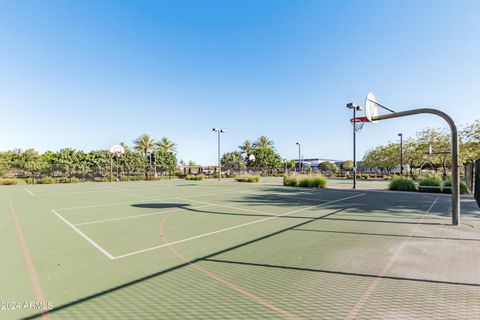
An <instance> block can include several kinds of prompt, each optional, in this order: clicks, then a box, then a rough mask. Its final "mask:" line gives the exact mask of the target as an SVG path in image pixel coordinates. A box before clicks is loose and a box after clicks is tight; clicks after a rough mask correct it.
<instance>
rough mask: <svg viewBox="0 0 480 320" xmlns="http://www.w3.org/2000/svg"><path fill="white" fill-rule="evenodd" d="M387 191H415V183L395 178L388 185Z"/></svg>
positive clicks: (406, 179)
mask: <svg viewBox="0 0 480 320" xmlns="http://www.w3.org/2000/svg"><path fill="white" fill-rule="evenodd" d="M388 189H389V190H396V191H416V190H417V189H416V188H415V183H414V182H413V180H412V179H409V178H395V179H393V180H391V181H390V183H389V184H388Z"/></svg>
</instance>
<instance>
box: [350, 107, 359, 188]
mask: <svg viewBox="0 0 480 320" xmlns="http://www.w3.org/2000/svg"><path fill="white" fill-rule="evenodd" d="M347 108H348V109H352V110H353V118H354V119H355V118H356V117H357V111H361V110H362V108H361V107H360V106H359V105H356V104H355V103H347ZM356 188H357V137H356V131H355V126H353V189H356Z"/></svg>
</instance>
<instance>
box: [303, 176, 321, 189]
mask: <svg viewBox="0 0 480 320" xmlns="http://www.w3.org/2000/svg"><path fill="white" fill-rule="evenodd" d="M297 186H298V187H301V188H326V187H327V179H325V177H323V176H321V175H316V176H311V177H301V178H299V179H298V182H297Z"/></svg>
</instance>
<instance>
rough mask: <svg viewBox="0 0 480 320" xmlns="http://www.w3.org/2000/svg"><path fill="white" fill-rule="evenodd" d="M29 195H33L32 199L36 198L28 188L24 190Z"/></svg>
mask: <svg viewBox="0 0 480 320" xmlns="http://www.w3.org/2000/svg"><path fill="white" fill-rule="evenodd" d="M23 189H24V190H25V191H26V192H27V193H28V194H29V195H31V196H32V197H34V196H35V195H34V194H33V192H32V191H30V190H28V189H27V188H23Z"/></svg>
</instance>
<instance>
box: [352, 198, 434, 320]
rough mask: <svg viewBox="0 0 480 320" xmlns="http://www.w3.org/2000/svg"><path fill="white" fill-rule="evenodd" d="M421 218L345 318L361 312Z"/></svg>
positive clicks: (432, 204)
mask: <svg viewBox="0 0 480 320" xmlns="http://www.w3.org/2000/svg"><path fill="white" fill-rule="evenodd" d="M438 199H440V198H439V197H436V198H435V199H434V200H433V202H432V203H431V204H430V206H429V207H428V209H427V210H426V211H424V213H423V219H424V218H425V217H426V216H427V214H429V213H430V211H431V210H432V208H433V206H434V205H435V204H436V203H437V201H438ZM423 219H422V220H420V222H418V223H417V224H416V226H415V227H414V228H413V229H412V230H411V231H410V233H409V234H408V237H407V238H406V239H405V240H404V241H403V242H402V243H401V244H400V246H399V247H398V248H397V250H396V251H395V253H394V254H393V255H392V256H391V257H390V259H389V260H388V261H387V263H386V264H385V265H384V266H383V268H382V270H381V271H380V273H379V274H378V277H377V278H375V279H374V280H372V281H371V282H370V284H369V285H368V287H367V289H365V291H363V293H362V295H361V296H360V298H359V299H358V300H357V302H356V303H355V304H354V305H353V307H352V308H351V309H350V311H349V312H348V314H347V316H346V317H345V320H353V319H355V318H356V317H357V316H358V315H359V314H360V313H361V312H362V310H363V308H364V307H365V304H366V303H367V302H368V300H369V299H370V297H371V296H372V295H373V294H374V293H375V290H376V289H377V287H378V285H379V284H380V282H381V280H382V277H384V276H385V275H386V274H387V273H388V271H390V269H391V267H392V266H393V264H394V262H395V260H396V258H397V257H398V255H399V254H400V253H401V252H402V250H403V248H405V246H406V245H407V243H408V242H409V241H410V239H411V238H412V236H413V235H414V234H415V232H416V230H417V229H418V228H419V227H420V225H421V222H422V221H423Z"/></svg>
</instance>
